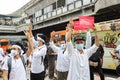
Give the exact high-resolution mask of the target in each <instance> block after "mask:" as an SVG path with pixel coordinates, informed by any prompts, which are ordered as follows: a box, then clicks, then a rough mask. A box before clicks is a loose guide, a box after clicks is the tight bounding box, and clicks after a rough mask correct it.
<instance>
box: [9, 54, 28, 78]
mask: <svg viewBox="0 0 120 80" xmlns="http://www.w3.org/2000/svg"><path fill="white" fill-rule="evenodd" d="M20 58H21V60H22V63H23V66H24V68H25V59H24V56H23V55H21V56H20ZM11 64H12V57H10V56H8V61H7V65H8V79H9V77H10V72H11V68H12V65H11ZM25 69H26V68H25Z"/></svg>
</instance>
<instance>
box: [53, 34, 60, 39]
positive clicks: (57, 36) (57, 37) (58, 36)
mask: <svg viewBox="0 0 120 80" xmlns="http://www.w3.org/2000/svg"><path fill="white" fill-rule="evenodd" d="M53 38H54V39H60V38H61V35H60V34H55V35H53Z"/></svg>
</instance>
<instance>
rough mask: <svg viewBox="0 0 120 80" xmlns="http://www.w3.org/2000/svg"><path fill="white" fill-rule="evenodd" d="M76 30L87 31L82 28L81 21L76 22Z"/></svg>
mask: <svg viewBox="0 0 120 80" xmlns="http://www.w3.org/2000/svg"><path fill="white" fill-rule="evenodd" d="M74 30H85V29H84V27H80V22H79V21H74Z"/></svg>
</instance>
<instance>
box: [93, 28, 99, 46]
mask: <svg viewBox="0 0 120 80" xmlns="http://www.w3.org/2000/svg"><path fill="white" fill-rule="evenodd" d="M93 32H94V34H95V45H96V46H97V47H99V45H100V44H99V38H98V34H97V30H96V28H95V27H94V28H93Z"/></svg>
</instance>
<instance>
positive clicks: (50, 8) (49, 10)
mask: <svg viewBox="0 0 120 80" xmlns="http://www.w3.org/2000/svg"><path fill="white" fill-rule="evenodd" d="M52 10H53V5H50V6H48V7H46V8H44V10H43V11H44V14H46V13H49V12H51V11H52Z"/></svg>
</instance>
